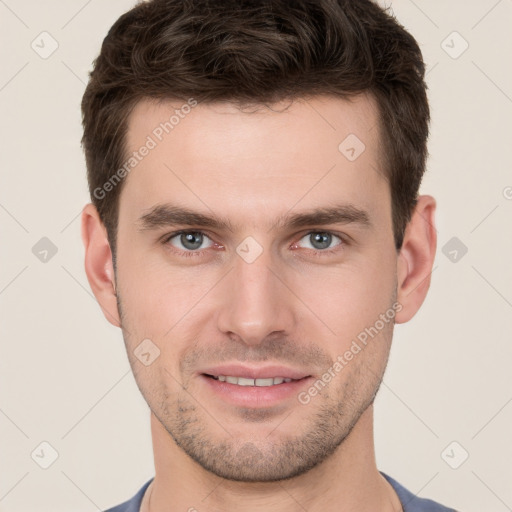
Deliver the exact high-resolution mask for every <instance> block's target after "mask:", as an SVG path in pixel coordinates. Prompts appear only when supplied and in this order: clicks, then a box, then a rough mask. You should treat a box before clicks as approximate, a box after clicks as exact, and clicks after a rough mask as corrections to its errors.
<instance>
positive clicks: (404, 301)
mask: <svg viewBox="0 0 512 512" xmlns="http://www.w3.org/2000/svg"><path fill="white" fill-rule="evenodd" d="M435 210H436V200H435V199H434V198H433V197H432V196H428V195H424V196H419V197H418V202H417V204H416V207H415V209H414V212H413V214H412V217H411V220H410V221H409V223H408V224H407V228H406V230H405V234H404V241H403V244H402V248H401V249H400V254H399V256H398V261H397V276H398V283H397V301H398V302H399V303H400V304H401V305H402V309H401V310H400V311H399V312H397V314H396V317H395V320H396V323H398V324H401V323H405V322H408V321H409V320H410V319H411V318H412V317H413V316H414V315H415V314H416V312H417V311H418V310H419V309H420V307H421V305H422V304H423V301H424V300H425V297H426V296H427V292H428V289H429V287H430V275H431V273H432V266H433V264H434V258H435V255H436V247H437V231H436V227H435V219H434V215H435Z"/></svg>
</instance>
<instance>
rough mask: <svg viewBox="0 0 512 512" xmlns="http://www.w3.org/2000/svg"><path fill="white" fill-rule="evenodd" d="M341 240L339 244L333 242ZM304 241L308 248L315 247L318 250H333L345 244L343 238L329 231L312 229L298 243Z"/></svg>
mask: <svg viewBox="0 0 512 512" xmlns="http://www.w3.org/2000/svg"><path fill="white" fill-rule="evenodd" d="M336 239H337V240H338V241H339V242H338V243H337V244H335V245H332V243H333V242H335V241H336ZM301 242H302V243H304V244H305V247H306V248H307V249H313V250H314V251H318V252H333V251H335V250H336V249H335V248H336V247H338V246H340V245H343V239H342V238H341V237H339V236H337V235H335V234H334V233H330V232H329V231H312V232H311V233H308V234H307V235H305V236H303V237H302V238H301V239H300V240H299V242H298V244H300V243H301Z"/></svg>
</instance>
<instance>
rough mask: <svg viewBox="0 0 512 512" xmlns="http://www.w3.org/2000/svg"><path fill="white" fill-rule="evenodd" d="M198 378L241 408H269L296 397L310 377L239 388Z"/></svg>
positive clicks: (205, 378) (218, 381) (209, 378)
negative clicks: (272, 384)
mask: <svg viewBox="0 0 512 512" xmlns="http://www.w3.org/2000/svg"><path fill="white" fill-rule="evenodd" d="M200 378H201V379H202V380H203V381H204V382H205V384H206V385H207V386H208V387H209V389H211V390H212V391H213V392H214V393H216V394H217V395H218V396H220V397H221V398H222V399H224V400H227V401H229V402H231V403H233V404H234V405H238V406H241V407H270V406H272V405H276V404H278V403H279V402H281V401H283V400H286V399H289V398H290V397H296V396H297V395H298V394H299V392H300V390H301V389H302V388H304V387H305V386H306V385H308V384H309V381H310V380H311V379H312V377H305V378H303V379H300V380H292V381H291V382H283V383H282V384H276V385H274V386H239V385H238V384H230V383H229V382H222V381H220V380H217V379H213V378H211V377H207V376H206V375H200Z"/></svg>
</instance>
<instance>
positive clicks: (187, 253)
mask: <svg viewBox="0 0 512 512" xmlns="http://www.w3.org/2000/svg"><path fill="white" fill-rule="evenodd" d="M188 233H199V234H201V235H204V236H206V237H207V238H209V239H210V240H212V239H211V237H209V236H208V235H207V234H206V233H205V232H203V231H198V230H196V229H185V230H180V231H175V232H174V233H170V234H168V235H166V236H165V237H164V238H163V240H162V245H165V246H170V244H169V242H170V241H171V240H172V239H173V238H175V237H177V236H180V235H186V234H188ZM317 233H320V234H329V235H332V236H335V237H337V238H339V239H340V240H341V243H339V244H338V245H336V246H335V247H334V248H333V249H323V250H321V249H316V250H315V249H308V251H310V252H311V253H312V254H313V256H314V257H321V256H322V255H326V254H329V255H331V254H335V253H337V252H338V251H339V250H340V248H342V247H343V246H346V245H348V241H347V240H346V238H345V237H343V236H341V235H339V234H337V233H334V232H332V231H319V230H316V231H315V230H313V231H308V232H307V233H305V234H303V235H302V236H301V237H300V239H299V240H302V238H304V237H305V236H308V235H313V234H317ZM212 241H213V240H212ZM170 247H171V248H172V249H171V250H172V251H173V252H176V253H178V254H179V255H180V256H183V257H185V258H190V257H195V256H202V255H203V252H204V251H205V250H206V249H199V250H197V249H196V250H195V251H180V250H179V249H176V248H175V247H173V246H170Z"/></svg>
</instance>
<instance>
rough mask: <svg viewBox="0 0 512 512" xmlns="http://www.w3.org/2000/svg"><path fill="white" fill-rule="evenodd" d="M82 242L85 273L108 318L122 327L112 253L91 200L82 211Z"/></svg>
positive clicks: (105, 232) (103, 227)
mask: <svg viewBox="0 0 512 512" xmlns="http://www.w3.org/2000/svg"><path fill="white" fill-rule="evenodd" d="M82 241H83V244H84V248H85V262H84V263H85V273H86V274H87V280H88V281H89V285H90V286H91V290H92V292H93V293H94V296H95V297H96V300H97V301H98V303H99V305H100V307H101V309H102V311H103V314H104V315H105V318H106V319H107V320H108V321H109V322H110V323H111V324H112V325H114V326H116V327H120V326H121V322H120V318H119V311H118V308H117V297H116V289H115V276H114V268H113V263H112V252H111V250H110V245H109V242H108V237H107V231H106V228H105V226H104V224H103V222H102V221H101V219H100V216H99V214H98V210H97V209H96V207H95V206H94V205H93V204H92V203H89V204H87V205H86V206H85V207H84V209H83V211H82Z"/></svg>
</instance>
